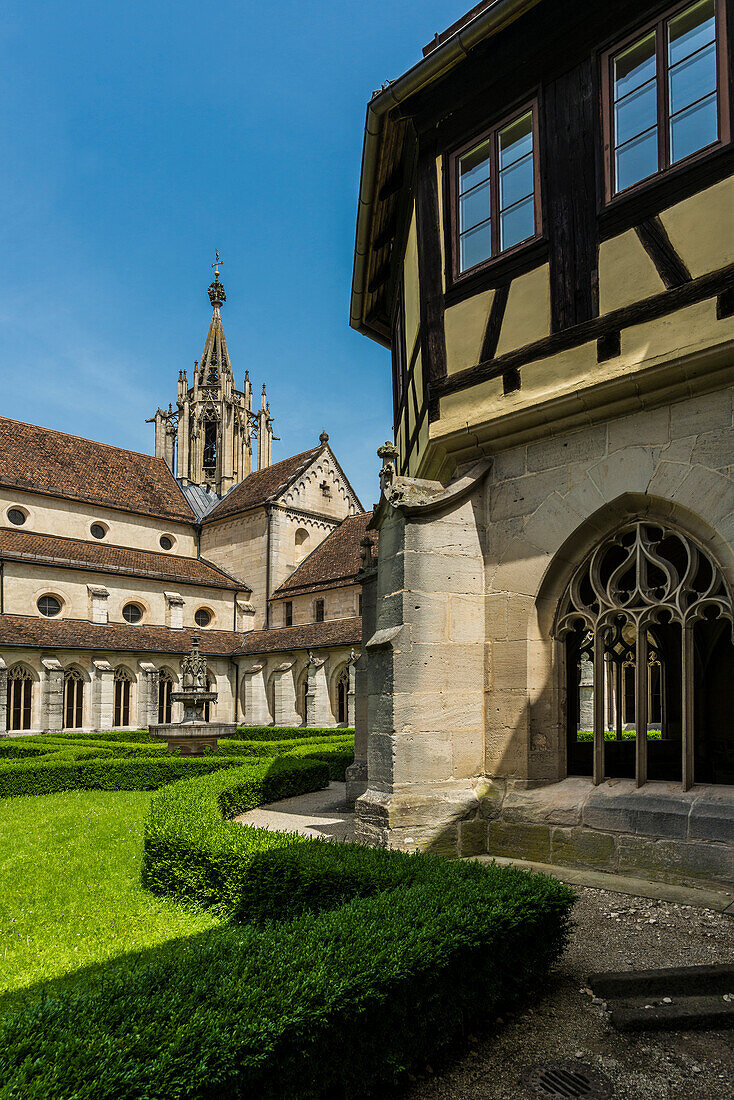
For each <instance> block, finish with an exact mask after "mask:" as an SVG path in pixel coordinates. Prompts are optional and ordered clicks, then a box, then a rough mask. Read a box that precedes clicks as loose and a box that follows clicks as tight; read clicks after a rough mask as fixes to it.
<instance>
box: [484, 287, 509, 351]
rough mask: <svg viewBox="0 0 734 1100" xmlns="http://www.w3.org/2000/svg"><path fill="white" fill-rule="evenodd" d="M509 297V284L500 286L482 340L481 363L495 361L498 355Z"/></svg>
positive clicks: (495, 294) (493, 300)
mask: <svg viewBox="0 0 734 1100" xmlns="http://www.w3.org/2000/svg"><path fill="white" fill-rule="evenodd" d="M509 296H510V284H509V283H505V285H504V286H498V287H497V289H496V290H495V292H494V297H493V298H492V305H491V307H490V310H489V317H488V318H487V327H486V328H485V330H484V339H483V340H482V351H481V361H482V362H483V363H485V362H487V361H488V360H489V359H494V357H495V355H496V354H497V345H498V344H499V342H500V332H501V331H502V322H503V320H504V318H505V310H506V309H507V299H508V298H509Z"/></svg>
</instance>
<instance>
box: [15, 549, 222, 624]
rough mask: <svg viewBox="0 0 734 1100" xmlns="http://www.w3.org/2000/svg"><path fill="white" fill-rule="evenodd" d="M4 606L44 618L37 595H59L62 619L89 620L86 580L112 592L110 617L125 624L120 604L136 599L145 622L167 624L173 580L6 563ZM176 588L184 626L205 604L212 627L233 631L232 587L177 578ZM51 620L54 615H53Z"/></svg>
mask: <svg viewBox="0 0 734 1100" xmlns="http://www.w3.org/2000/svg"><path fill="white" fill-rule="evenodd" d="M4 573H5V576H4V593H3V597H4V611H5V613H6V614H7V615H33V616H34V617H40V614H39V611H38V608H37V607H36V603H37V601H38V598H39V596H43V595H46V594H50V595H55V596H58V597H59V598H60V599H61V600H62V602H63V605H64V606H63V608H62V611H61V615H60V616H59V617H60V618H63V619H83V620H89V618H90V609H89V593H88V591H87V585H88V584H95V585H100V586H103V587H104V588H106V589H107V590H108V592H109V598H108V599H107V600H106V605H107V610H108V613H109V621H110V622H111V623H121V622H124V621H125V620H124V619H123V617H122V608H123V606H124V605H125V604H126V603H129V602H130V601H135V602H137V603H139V604H140V605H141V606H142V607H143V609H144V612H145V615H144V618H143V625H153V626H165V625H166V598H165V595H164V592H166V591H170V590H171V587H172V582H171V581H157V580H148V579H147V578H145V577H124V578H123V577H119V576H117V575H113V574H110V573H95V572H93V571H91V570H90V571H89V572H87V571H86V570H83V569H61V568H59V567H57V566H49V565H31V564H30V563H29V562H16V561H6V562H5V571H4ZM175 587H176V591H177V592H179V593H180V594H181V596H182V597H183V599H184V608H183V621H184V626H194V613H195V611H196V610H197V609H198V608H200V607H206V608H207V609H208V610H209V611H211V612H212V613H213V616H214V618H213V621H212V623H211V624H210V626H211V628H213V629H217V630H231V629H232V625H233V622H234V611H233V607H234V592H227V593H224V594H223V593H222V591H221V590H217V589H214V588H199V587H194V586H193V585H181V584H178V583H176V586H175ZM49 621H50V620H49Z"/></svg>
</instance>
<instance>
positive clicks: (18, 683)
mask: <svg viewBox="0 0 734 1100" xmlns="http://www.w3.org/2000/svg"><path fill="white" fill-rule="evenodd" d="M32 698H33V677H32V676H31V674H30V672H29V671H28V669H26V668H23V666H22V665H16V666H15V667H14V668H11V670H10V672H9V673H8V729H10V730H29V729H30V728H31V702H32Z"/></svg>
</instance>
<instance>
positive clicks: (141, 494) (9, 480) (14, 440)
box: [0, 417, 194, 523]
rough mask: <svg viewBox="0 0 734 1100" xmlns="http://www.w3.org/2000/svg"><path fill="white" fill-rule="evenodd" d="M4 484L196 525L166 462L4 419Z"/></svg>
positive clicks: (0, 454)
mask: <svg viewBox="0 0 734 1100" xmlns="http://www.w3.org/2000/svg"><path fill="white" fill-rule="evenodd" d="M0 485H5V486H11V487H13V488H17V489H24V490H27V491H30V492H40V493H48V494H49V495H50V496H56V497H64V498H68V499H71V500H82V501H85V502H87V503H89V504H97V505H102V506H104V507H106V508H117V509H120V510H121V511H123V512H135V513H137V514H139V515H146V516H159V517H160V518H162V519H173V520H179V521H183V522H185V523H193V522H194V515H193V512H192V511H191V509H190V507H189V505H188V504H187V502H186V499H185V497H184V495H183V493H182V492H181V490H180V488H179V487H178V485H177V484H176V479H175V478H174V476H173V474H172V473H171V471H170V470H169V469H168V467H167V466H166V464H165V462H164V461H163V459H162V458H153V456H152V455H143V454H138V453H137V452H136V451H126V450H123V449H122V448H121V447H110V446H108V445H107V444H106V443H96V442H94V441H93V440H91V439H81V438H80V437H79V436H76V435H67V434H66V433H65V432H57V431H53V430H52V429H51V428H40V427H38V425H36V424H23V423H21V421H19V420H9V419H7V418H6V417H0Z"/></svg>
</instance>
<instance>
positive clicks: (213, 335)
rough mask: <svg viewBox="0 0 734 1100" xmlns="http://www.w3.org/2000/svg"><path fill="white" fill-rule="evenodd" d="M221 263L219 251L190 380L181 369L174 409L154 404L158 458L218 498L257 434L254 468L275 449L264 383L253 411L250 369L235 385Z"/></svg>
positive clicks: (242, 471) (241, 472) (235, 477)
mask: <svg viewBox="0 0 734 1100" xmlns="http://www.w3.org/2000/svg"><path fill="white" fill-rule="evenodd" d="M221 262H222V261H221V260H220V259H219V253H217V259H216V262H215V263H213V264H212V267H213V268H214V282H213V283H211V285H210V286H209V300H210V302H211V304H212V310H213V312H212V319H211V324H210V325H209V331H208V332H207V334H206V340H205V342H204V350H203V352H202V355H201V359H200V360H198V361H197V362H195V363H194V369H193V372H192V383H193V384H192V385H191V386H190V385H189V382H188V378H187V376H186V371H185V370H184V371H179V375H178V400H177V403H176V408H175V409H174V408H173V407H172V406H171V405H169V406H168V410H167V411H164V410H163V409H158V411H157V412H156V414H155V417H154V418H153V421H154V422H155V454H156V457H157V458H163V459H165V461H166V463H167V464H168V466H169V467H170V469H171V471H172V472H173V473H174V474H175V476H176V478H177V480H178V481H179V482H180V483H181V485H182V486H186V485H200V486H202V487H204V488H206V489H207V490H208V491H209V492H212V493H216V494H217V496H220V497H221V496H224V494H225V493H226V492H228V491H229V489H231V488H232V486H233V485H236V484H237V483H238V482H239V481H242V480H243V479H244V478H246V477H247V476H248V474H250V473H251V472H252V462H253V452H254V438H255V436H257V441H258V448H257V468H258V470H262V469H264V468H265V467H266V466H270V465H271V463H272V450H273V418H272V416H271V415H270V406H269V405H268V401H267V395H266V393H265V386H263V389H262V395H261V400H260V408H259V409H258V411H257V412H255V413H253V411H252V386H251V385H250V378H249V371H246V372H245V382H244V387H243V390H242V391H240V390H238V389H237V388H236V384H235V379H234V374H233V372H232V365H231V363H230V359H229V352H228V351H227V341H226V340H225V338H224V328H223V327H222V315H221V309H222V306H223V305H224V303H225V302H226V300H227V295H226V294H225V292H224V285H223V284H222V283H221V282H220V279H219V267H220V264H221Z"/></svg>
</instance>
